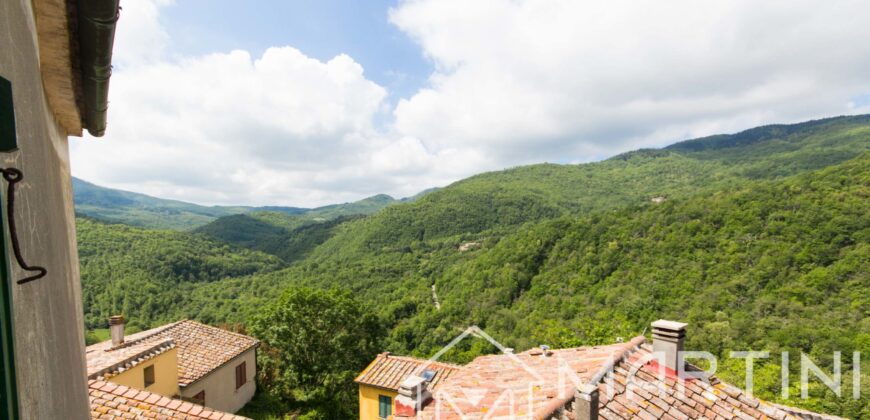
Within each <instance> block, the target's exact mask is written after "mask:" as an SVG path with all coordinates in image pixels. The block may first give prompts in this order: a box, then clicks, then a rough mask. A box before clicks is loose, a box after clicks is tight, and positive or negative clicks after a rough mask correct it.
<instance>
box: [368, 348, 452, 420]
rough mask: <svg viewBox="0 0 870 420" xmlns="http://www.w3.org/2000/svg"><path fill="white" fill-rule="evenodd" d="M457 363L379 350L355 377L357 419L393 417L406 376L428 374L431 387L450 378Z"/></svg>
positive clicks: (378, 419)
mask: <svg viewBox="0 0 870 420" xmlns="http://www.w3.org/2000/svg"><path fill="white" fill-rule="evenodd" d="M459 368H460V366H458V365H453V364H449V363H440V362H430V361H427V360H425V359H417V358H414V357H405V356H396V355H393V354H390V353H388V352H387V353H381V354H379V355H378V356H377V357H376V358H375V360H373V361H372V362H371V363H369V365H368V366H367V367H366V368H365V370H363V371H362V373H360V374H359V376H357V378H356V379H355V380H354V381H355V382H356V383H357V385H358V387H359V418H360V420H380V419H392V418H394V413H395V410H396V398H397V397H398V396H399V388H400V386H401V384H402V381H404V380H405V378H407V377H409V376H412V375H425V376H427V377H429V378H430V379H429V381H430V384H431V387H432V389H435V388H437V387H438V384H439V383H442V382H443V381H444V380H446V379H447V378H449V377H450V375H452V374H453V373H454V372H456V371H457V370H458V369H459Z"/></svg>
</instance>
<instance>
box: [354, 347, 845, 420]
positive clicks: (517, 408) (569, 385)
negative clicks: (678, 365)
mask: <svg viewBox="0 0 870 420" xmlns="http://www.w3.org/2000/svg"><path fill="white" fill-rule="evenodd" d="M650 354H651V348H650V346H648V345H647V344H645V340H644V338H643V337H636V338H634V339H632V340H631V341H630V342H627V343H618V344H613V345H608V346H596V347H579V348H573V349H561V350H550V351H549V353H548V355H545V354H544V351H542V350H541V349H532V350H529V351H526V352H523V353H519V354H516V355H513V354H498V355H488V356H481V357H478V358H476V359H474V361H472V362H471V363H470V364H468V365H465V366H462V367H461V368H459V369H457V370H455V371H453V372H452V373H451V375H450V376H449V377H447V378H445V379H443V380H442V381H441V383H440V384H439V386H438V388H437V390H435V391H434V392H433V396H434V399H433V400H432V401H430V402H429V403H428V404H426V405H425V407H424V408H423V410H422V412H421V413H419V414H420V417H419V418H420V419H426V420H432V419H436V418H437V419H439V420H448V419H460V418H461V419H469V420H472V419H484V418H488V419H507V418H534V419H565V418H570V419H573V418H574V413H573V403H574V398H575V394H574V392H575V390H576V389H577V387H578V385H582V384H586V383H591V384H597V385H598V388H599V394H600V396H599V404H598V407H599V418H601V419H608V420H615V419H637V418H640V419H649V420H651V419H695V418H709V419H721V418H726V419H766V418H770V419H777V420H784V419H796V418H814V419H836V417H833V416H825V415H820V414H816V413H810V412H805V411H801V410H796V409H792V408H791V407H784V406H778V405H775V404H771V403H768V402H765V401H761V400H759V399H756V398H752V397H750V396H748V395H746V394H745V393H744V392H743V391H742V390H740V389H739V388H737V387H734V386H731V385H728V384H725V383H723V382H721V381H720V380H719V379H718V378H717V377H715V376H710V377H707V378H706V380H704V379H687V380H678V379H676V376H675V375H674V374H673V371H671V374H670V375H662V374H661V373H660V371H659V367H658V365H657V364H655V362H652V363H645V362H646V361H647V360H649V356H650ZM373 364H374V363H373ZM690 369H692V367H690ZM364 373H365V372H364ZM361 376H362V375H361ZM394 382H396V381H394ZM683 387H684V389H685V392H680V390H681V388H683ZM459 413H462V415H460V414H459ZM796 416H799V417H796ZM396 418H397V419H410V418H412V417H400V416H397V417H396ZM413 418H417V417H413Z"/></svg>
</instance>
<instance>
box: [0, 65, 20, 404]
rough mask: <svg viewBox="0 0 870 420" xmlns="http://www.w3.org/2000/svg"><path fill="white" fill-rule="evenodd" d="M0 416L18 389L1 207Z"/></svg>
mask: <svg viewBox="0 0 870 420" xmlns="http://www.w3.org/2000/svg"><path fill="white" fill-rule="evenodd" d="M16 148H17V142H16V140H15V116H14V114H13V108H12V85H11V84H10V83H9V81H8V80H6V79H4V78H2V77H0V151H4V152H5V151H10V150H15V149H16ZM0 190H2V189H0ZM0 201H2V197H0ZM0 207H3V206H0ZM0 214H2V216H3V217H0V357H2V359H3V360H0V418H4V419H13V420H14V419H17V418H18V392H17V390H16V384H15V359H14V348H13V343H12V293H11V292H10V290H9V288H10V284H9V279H10V276H9V263H8V261H7V260H6V258H7V254H6V229H5V227H4V226H3V220H5V210H0Z"/></svg>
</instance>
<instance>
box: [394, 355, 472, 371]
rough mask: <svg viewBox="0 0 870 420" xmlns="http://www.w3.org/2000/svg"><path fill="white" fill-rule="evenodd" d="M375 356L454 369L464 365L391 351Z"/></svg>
mask: <svg viewBox="0 0 870 420" xmlns="http://www.w3.org/2000/svg"><path fill="white" fill-rule="evenodd" d="M377 357H385V358H390V359H400V360H407V361H411V362H419V363H421V364H426V363H428V364H430V365H432V364H439V365H442V366H445V367H450V368H454V369H462V368H463V367H464V366H463V365H459V364H456V363H450V362H442V361H440V360H430V359H421V358H418V357H414V356H403V355H396V354H392V353H381V354H378V356H377Z"/></svg>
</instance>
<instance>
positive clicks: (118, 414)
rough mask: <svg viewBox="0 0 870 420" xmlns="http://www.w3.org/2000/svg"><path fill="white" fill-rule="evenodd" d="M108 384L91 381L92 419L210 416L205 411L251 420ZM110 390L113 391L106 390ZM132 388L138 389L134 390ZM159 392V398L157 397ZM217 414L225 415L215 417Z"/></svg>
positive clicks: (188, 419) (175, 419) (191, 419)
mask: <svg viewBox="0 0 870 420" xmlns="http://www.w3.org/2000/svg"><path fill="white" fill-rule="evenodd" d="M106 385H107V383H106V382H102V381H97V380H90V381H89V382H88V388H89V389H88V395H89V397H90V401H91V418H92V419H113V420H114V419H147V418H160V419H170V420H200V419H207V418H209V417H208V416H206V415H205V414H208V415H209V416H210V418H221V419H230V420H245V419H247V417H241V416H236V415H233V414H228V413H223V412H218V411H212V410H210V409H204V408H203V407H202V406H198V405H194V404H190V403H187V402H183V401H180V400H175V399H171V398H166V397H161V396H159V395H157V394H153V393H150V392H147V391H141V392H140V391H139V390H136V389H134V388H129V387H126V386H116V387H107V386H106ZM106 389H109V390H111V391H105V390H106ZM130 391H136V392H134V393H131V392H130ZM130 395H132V396H130ZM155 395H156V396H157V398H155ZM185 404H186V405H185ZM179 406H183V407H185V408H187V412H182V411H180V410H178V409H177V408H178V407H179ZM215 414H218V415H220V416H221V417H214V415H215Z"/></svg>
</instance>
